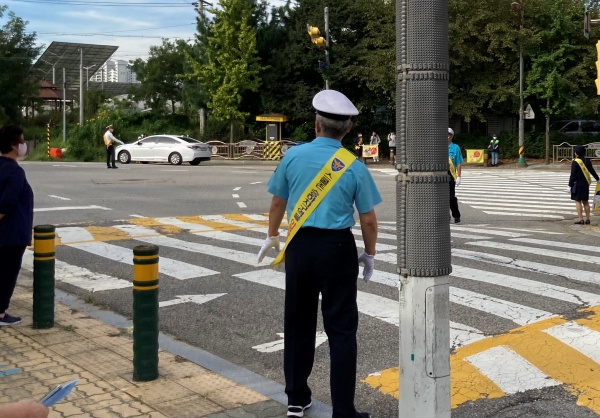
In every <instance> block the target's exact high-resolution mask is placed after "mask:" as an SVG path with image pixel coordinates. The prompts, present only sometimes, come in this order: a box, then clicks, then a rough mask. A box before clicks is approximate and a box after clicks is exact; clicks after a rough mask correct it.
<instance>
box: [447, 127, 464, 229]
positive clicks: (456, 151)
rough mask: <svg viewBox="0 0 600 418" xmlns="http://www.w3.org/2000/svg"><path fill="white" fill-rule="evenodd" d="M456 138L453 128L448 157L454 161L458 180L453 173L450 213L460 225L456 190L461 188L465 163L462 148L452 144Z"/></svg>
mask: <svg viewBox="0 0 600 418" xmlns="http://www.w3.org/2000/svg"><path fill="white" fill-rule="evenodd" d="M453 138H454V131H453V130H452V129H451V128H448V157H449V158H450V161H452V165H454V170H455V174H456V180H454V176H453V175H452V173H451V172H449V173H448V174H450V211H451V212H452V217H453V218H454V223H455V224H458V223H460V211H459V210H458V199H457V198H456V188H457V187H458V186H460V174H461V171H462V166H461V164H462V163H463V157H462V153H461V151H460V147H459V146H458V145H456V144H455V143H454V142H452V139H453Z"/></svg>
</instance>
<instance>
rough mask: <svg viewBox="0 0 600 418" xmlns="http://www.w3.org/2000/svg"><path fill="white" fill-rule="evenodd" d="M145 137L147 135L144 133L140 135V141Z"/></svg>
mask: <svg viewBox="0 0 600 418" xmlns="http://www.w3.org/2000/svg"><path fill="white" fill-rule="evenodd" d="M144 138H146V135H144V134H141V135H140V136H138V141H139V140H140V139H144Z"/></svg>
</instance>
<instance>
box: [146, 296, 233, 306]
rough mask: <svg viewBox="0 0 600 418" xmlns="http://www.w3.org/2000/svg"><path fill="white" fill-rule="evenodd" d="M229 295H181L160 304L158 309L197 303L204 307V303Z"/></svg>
mask: <svg viewBox="0 0 600 418" xmlns="http://www.w3.org/2000/svg"><path fill="white" fill-rule="evenodd" d="M226 294H227V293H213V294H210V295H181V296H175V297H176V299H173V300H166V301H164V302H159V303H158V307H159V308H164V307H165V306H173V305H179V304H181V303H188V302H190V303H195V304H198V305H202V304H203V303H206V302H210V301H211V300H213V299H216V298H220V297H221V296H225V295H226Z"/></svg>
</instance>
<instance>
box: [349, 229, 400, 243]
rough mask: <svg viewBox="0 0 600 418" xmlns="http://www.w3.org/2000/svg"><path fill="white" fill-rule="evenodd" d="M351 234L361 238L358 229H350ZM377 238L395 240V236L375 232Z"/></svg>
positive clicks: (360, 232)
mask: <svg viewBox="0 0 600 418" xmlns="http://www.w3.org/2000/svg"><path fill="white" fill-rule="evenodd" d="M352 233H353V234H354V235H357V236H360V237H362V231H361V230H360V229H355V228H352ZM377 238H381V239H393V240H396V235H392V234H386V233H385V232H379V231H378V232H377Z"/></svg>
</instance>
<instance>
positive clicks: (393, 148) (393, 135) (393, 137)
mask: <svg viewBox="0 0 600 418" xmlns="http://www.w3.org/2000/svg"><path fill="white" fill-rule="evenodd" d="M387 140H388V145H389V147H390V164H396V132H394V131H391V132H390V133H389V134H388V136H387Z"/></svg>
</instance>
